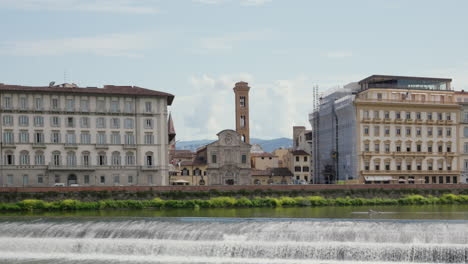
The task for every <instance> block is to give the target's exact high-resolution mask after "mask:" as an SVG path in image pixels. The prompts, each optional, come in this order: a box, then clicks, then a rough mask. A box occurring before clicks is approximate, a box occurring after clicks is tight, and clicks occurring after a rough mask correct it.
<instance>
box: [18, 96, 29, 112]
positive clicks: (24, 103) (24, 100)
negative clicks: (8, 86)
mask: <svg viewBox="0 0 468 264" xmlns="http://www.w3.org/2000/svg"><path fill="white" fill-rule="evenodd" d="M19 107H20V109H22V110H26V109H28V99H27V98H26V97H20V99H19Z"/></svg>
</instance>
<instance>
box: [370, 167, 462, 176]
mask: <svg viewBox="0 0 468 264" xmlns="http://www.w3.org/2000/svg"><path fill="white" fill-rule="evenodd" d="M460 173H461V171H456V170H396V169H392V170H361V174H362V175H376V176H378V175H392V174H397V175H425V174H426V175H441V176H442V175H446V174H450V175H453V174H460Z"/></svg>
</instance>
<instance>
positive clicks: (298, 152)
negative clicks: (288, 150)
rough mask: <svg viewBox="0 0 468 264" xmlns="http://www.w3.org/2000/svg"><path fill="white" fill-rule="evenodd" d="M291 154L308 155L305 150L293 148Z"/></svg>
mask: <svg viewBox="0 0 468 264" xmlns="http://www.w3.org/2000/svg"><path fill="white" fill-rule="evenodd" d="M292 154H293V155H295V156H298V155H307V156H309V155H310V154H309V153H307V152H305V151H304V150H301V149H300V150H293V151H292Z"/></svg>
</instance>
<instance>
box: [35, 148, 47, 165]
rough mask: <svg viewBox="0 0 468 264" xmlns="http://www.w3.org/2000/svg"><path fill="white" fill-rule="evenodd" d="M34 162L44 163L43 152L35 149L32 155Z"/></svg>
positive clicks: (37, 163)
mask: <svg viewBox="0 0 468 264" xmlns="http://www.w3.org/2000/svg"><path fill="white" fill-rule="evenodd" d="M34 164H36V165H44V164H45V159H44V152H42V151H36V154H35V155H34Z"/></svg>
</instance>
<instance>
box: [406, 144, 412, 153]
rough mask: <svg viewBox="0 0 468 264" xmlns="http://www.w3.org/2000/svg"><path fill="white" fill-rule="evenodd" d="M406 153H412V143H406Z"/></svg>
mask: <svg viewBox="0 0 468 264" xmlns="http://www.w3.org/2000/svg"><path fill="white" fill-rule="evenodd" d="M406 152H411V143H406Z"/></svg>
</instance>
